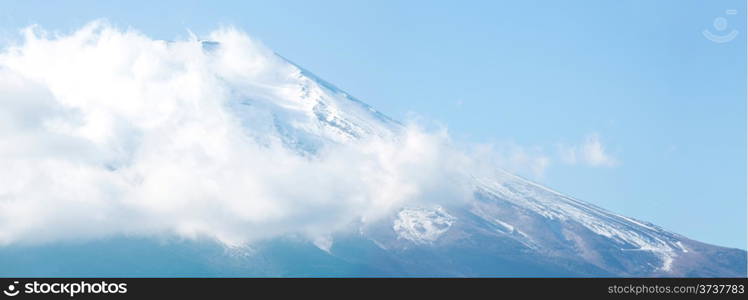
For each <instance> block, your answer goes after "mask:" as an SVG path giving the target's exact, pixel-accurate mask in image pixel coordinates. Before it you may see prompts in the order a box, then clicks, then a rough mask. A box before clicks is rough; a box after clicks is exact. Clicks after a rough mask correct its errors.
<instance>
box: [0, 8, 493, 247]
mask: <svg viewBox="0 0 748 300" xmlns="http://www.w3.org/2000/svg"><path fill="white" fill-rule="evenodd" d="M23 35H24V37H23V41H22V42H20V43H19V44H17V45H13V46H10V47H8V48H6V49H4V50H3V51H2V52H0V139H2V141H3V142H2V143H0V245H9V244H14V243H40V242H54V241H59V240H69V239H91V238H99V237H104V236H110V235H140V236H162V235H172V236H179V237H184V238H209V239H215V240H218V241H220V242H222V243H224V244H226V245H242V244H246V243H251V242H252V241H254V240H257V239H263V238H270V237H274V236H279V235H284V234H297V235H302V236H307V237H309V238H310V240H319V239H320V238H324V237H325V236H326V235H329V234H330V233H332V232H336V231H339V230H346V228H349V227H351V224H353V223H357V224H360V223H366V222H372V221H375V220H377V219H378V218H381V217H382V216H383V215H386V214H389V213H392V210H393V209H395V208H398V207H402V206H403V205H405V204H415V203H418V202H424V201H427V202H430V203H438V202H440V201H442V202H443V201H462V200H464V199H467V198H469V197H470V196H471V186H470V183H469V176H468V174H466V173H465V170H469V169H475V170H477V169H479V168H478V167H477V166H476V165H475V162H474V161H473V160H472V159H469V158H468V155H466V154H464V153H463V152H461V151H457V150H455V149H454V147H452V146H451V145H450V144H451V142H450V141H449V138H448V136H447V135H446V133H445V132H444V131H438V132H425V131H423V130H420V129H418V128H417V127H416V126H403V128H402V129H401V130H398V131H397V133H396V136H395V137H381V136H377V135H372V136H371V137H365V138H361V139H357V140H355V141H351V142H347V143H339V142H330V143H326V144H323V145H321V146H318V147H317V149H316V151H315V152H314V155H308V154H307V155H305V154H302V153H299V151H297V149H294V148H293V147H289V145H288V143H287V142H286V141H284V140H283V135H282V133H281V132H279V129H278V128H279V127H280V126H272V125H273V122H276V123H278V122H286V123H289V124H291V125H293V126H296V127H298V128H302V129H304V128H305V127H304V126H307V124H306V123H303V122H302V123H301V124H300V125H299V124H296V123H299V122H300V121H298V120H297V119H299V118H296V117H295V116H296V115H305V113H306V112H305V111H304V110H303V109H302V108H303V107H301V106H299V105H297V104H296V103H291V102H293V101H289V102H288V103H285V102H283V100H284V99H286V100H287V99H291V100H293V99H294V97H295V96H294V95H296V94H294V93H297V92H304V93H306V94H309V93H313V92H314V90H312V91H309V90H303V89H304V88H307V87H306V86H301V85H299V84H298V83H299V80H301V79H299V78H300V77H299V74H300V70H299V69H298V68H296V67H295V66H294V65H292V64H289V63H288V62H286V61H284V60H283V59H281V58H280V57H278V56H276V55H275V54H274V53H273V52H272V51H270V50H268V49H267V48H266V47H264V46H262V45H261V44H259V43H258V42H257V41H254V40H252V39H251V38H249V37H248V36H246V35H245V34H243V33H241V32H239V31H237V30H234V29H220V30H217V31H215V32H213V33H211V34H210V35H209V36H208V38H209V39H210V40H212V41H215V42H217V43H218V44H220V50H217V51H207V50H206V47H205V44H204V43H202V42H201V41H200V40H198V39H196V38H194V37H193V38H190V39H186V40H180V41H173V42H166V41H159V40H153V39H150V38H148V37H147V36H145V35H143V34H140V33H138V32H136V31H133V30H124V31H123V30H119V29H117V28H113V27H111V26H108V25H107V24H105V23H102V22H94V23H92V24H89V25H87V26H85V27H84V28H82V29H80V30H78V31H76V32H74V33H71V34H51V33H46V32H44V31H42V30H41V29H39V28H34V27H32V28H29V29H26V30H25V31H24V33H23ZM240 102H241V103H240ZM239 104H242V105H243V106H242V107H247V108H246V109H245V110H244V112H243V114H239V113H238V112H237V111H239V109H237V107H238V106H239ZM300 107H301V108H300ZM247 110H250V112H249V113H248V112H247ZM279 112H284V113H285V115H283V116H279V115H278V113H279ZM278 118H283V119H281V120H280V121H279V119H278ZM333 121H334V120H333ZM291 125H289V126H291ZM312 129H313V128H312ZM312 129H309V130H312Z"/></svg>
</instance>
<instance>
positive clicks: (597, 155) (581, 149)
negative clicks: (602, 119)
mask: <svg viewBox="0 0 748 300" xmlns="http://www.w3.org/2000/svg"><path fill="white" fill-rule="evenodd" d="M559 156H560V158H561V161H562V162H564V163H566V164H569V165H577V164H581V165H587V166H591V167H614V166H617V165H619V164H620V162H619V161H618V160H617V159H616V158H615V157H613V156H612V155H611V154H610V153H608V152H606V150H605V146H604V145H603V144H602V142H601V141H600V137H599V136H598V135H597V134H590V135H588V136H587V138H586V139H585V141H584V142H583V143H582V144H580V145H574V146H568V145H560V146H559Z"/></svg>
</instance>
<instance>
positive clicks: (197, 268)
mask: <svg viewBox="0 0 748 300" xmlns="http://www.w3.org/2000/svg"><path fill="white" fill-rule="evenodd" d="M201 44H202V48H203V51H205V52H206V53H208V54H209V53H211V52H212V51H220V49H221V47H222V45H221V43H218V42H209V41H202V42H201ZM273 59H274V60H277V61H276V63H277V65H280V66H282V68H283V69H284V70H285V71H284V73H283V74H286V75H287V76H283V78H282V80H280V82H281V83H282V84H277V85H276V84H268V82H257V84H256V85H255V86H253V87H252V88H251V91H249V92H247V91H229V92H228V93H229V94H232V95H235V97H233V98H232V101H230V102H228V103H226V104H225V105H226V106H227V111H228V112H230V114H231V115H232V116H233V117H235V118H236V119H237V120H240V122H241V123H242V127H243V128H246V132H245V134H246V136H248V137H250V138H252V139H254V140H256V141H257V142H258V143H260V144H263V143H272V140H274V139H279V140H280V141H281V143H282V144H283V145H284V147H286V148H287V149H291V150H292V151H293V152H295V153H296V154H297V155H298V156H300V157H313V156H315V155H317V154H318V153H319V152H320V151H323V150H324V149H325V146H326V145H329V144H348V143H353V142H355V141H359V140H363V139H366V138H370V137H377V138H381V139H385V140H387V139H392V140H397V139H399V138H400V136H401V134H402V132H403V131H404V130H406V129H405V127H404V125H402V124H400V123H399V122H397V121H395V120H393V119H391V118H389V117H387V116H385V115H384V114H382V113H380V112H378V111H377V110H375V109H374V108H372V107H370V106H369V105H367V104H365V103H363V102H362V101H360V100H358V99H356V98H354V97H352V96H350V95H348V94H347V93H346V92H344V91H342V90H341V89H338V88H337V87H335V86H333V85H332V84H330V83H327V82H325V81H324V80H321V79H320V78H318V77H316V76H315V75H313V74H312V73H311V72H309V71H307V70H304V69H303V68H301V67H299V66H297V65H295V64H293V63H292V62H290V61H288V60H286V59H285V58H283V57H280V56H275V57H274V58H273ZM237 76H240V75H237ZM276 82H278V81H272V82H271V83H276ZM113 169H114V167H113ZM470 185H471V189H472V192H471V195H472V197H471V199H470V201H467V202H461V201H452V202H449V201H447V202H443V201H434V202H429V201H422V202H418V203H410V204H406V205H403V206H402V207H397V208H396V209H393V210H391V212H390V213H388V214H387V215H386V216H384V217H380V218H376V219H374V220H373V221H371V222H363V221H354V222H351V224H350V225H349V227H350V228H351V230H343V231H338V232H335V233H333V234H330V235H328V236H324V237H321V238H316V239H314V240H311V241H310V240H309V239H307V238H305V237H304V236H301V235H295V234H288V235H284V236H280V237H277V236H276V237H272V238H268V239H262V240H258V241H255V242H252V243H251V244H249V245H247V246H236V247H226V246H222V245H220V244H218V243H215V242H214V241H212V240H209V239H200V238H198V239H174V238H160V239H159V238H141V237H134V236H129V235H115V236H114V237H109V238H105V239H98V240H93V241H86V242H81V241H78V242H75V241H72V242H63V243H55V244H43V245H12V246H6V247H2V248H0V266H2V267H1V268H0V275H3V276H499V277H503V276H527V277H547V276H551V277H579V276H585V277H586V276H591V277H597V276H613V277H649V276H657V277H660V276H668V277H669V276H678V277H680V276H685V277H744V276H746V251H744V250H740V249H729V248H724V247H719V246H714V245H709V244H705V243H701V242H698V241H694V240H691V239H688V238H686V237H684V236H681V235H679V234H676V233H672V232H668V231H666V230H664V229H662V228H660V227H658V226H656V225H654V224H651V223H648V222H644V221H639V220H635V219H633V218H628V217H625V216H621V215H618V214H615V213H612V212H609V211H606V210H605V209H602V208H600V207H597V206H595V205H592V204H590V203H586V202H584V201H580V200H577V199H574V198H573V197H569V196H566V195H564V194H562V193H560V192H557V191H554V190H552V189H549V188H547V187H544V186H542V185H540V184H538V183H535V182H532V181H530V180H527V179H525V178H522V177H519V176H516V175H513V174H510V173H509V172H505V171H499V172H497V173H495V174H493V175H490V176H485V175H474V176H472V177H471V179H470Z"/></svg>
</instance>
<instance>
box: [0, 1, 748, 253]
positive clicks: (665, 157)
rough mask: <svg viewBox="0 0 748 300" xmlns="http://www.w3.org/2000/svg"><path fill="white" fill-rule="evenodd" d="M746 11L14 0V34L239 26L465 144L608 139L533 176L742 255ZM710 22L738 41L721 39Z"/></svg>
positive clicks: (178, 32) (541, 147)
mask: <svg viewBox="0 0 748 300" xmlns="http://www.w3.org/2000/svg"><path fill="white" fill-rule="evenodd" d="M730 9H734V10H735V12H736V14H728V12H727V10H730ZM745 14H746V5H745V2H744V1H709V0H693V1H686V0H673V1H645V0H638V1H613V0H608V1H563V3H561V2H560V1H467V2H466V1H459V2H458V1H257V2H254V1H236V2H232V1H204V2H197V1H158V2H157V3H154V2H153V1H121V2H117V1H106V3H104V2H103V1H65V3H62V2H47V1H5V2H3V3H2V4H0V41H4V42H5V41H8V40H11V39H15V38H17V30H18V29H19V28H21V27H25V26H27V25H30V24H40V25H42V26H43V27H44V28H46V29H50V30H60V31H70V30H74V29H77V28H79V27H80V26H82V25H83V24H85V23H87V22H89V21H91V20H93V19H96V18H106V19H108V20H109V21H110V22H112V23H113V24H115V25H118V26H123V27H128V26H131V27H133V28H137V29H138V30H140V31H142V32H144V33H146V34H148V35H150V36H152V37H155V38H162V39H174V38H176V37H184V36H186V35H187V31H186V29H190V30H191V31H193V32H195V33H196V34H198V35H200V34H204V33H207V32H209V31H211V30H213V29H215V28H216V27H218V26H221V25H233V26H236V27H238V28H240V29H242V30H244V31H246V32H248V33H250V34H251V35H253V36H254V37H256V38H258V39H260V40H261V41H263V42H264V43H265V44H266V45H268V46H269V47H270V48H272V49H274V50H275V51H277V52H278V53H280V54H282V55H283V56H285V57H287V58H289V59H290V60H292V61H294V62H296V63H298V64H300V65H302V66H304V67H305V68H306V69H309V70H311V71H312V72H314V73H316V74H317V75H319V76H320V77H322V78H325V79H327V80H328V81H330V82H332V83H334V84H336V85H337V86H339V87H341V88H343V89H344V90H346V91H348V92H349V93H350V94H352V95H355V96H356V97H358V98H360V99H362V100H363V101H365V102H367V103H369V104H371V105H372V106H374V107H376V108H378V109H379V110H381V111H383V112H384V113H386V114H389V115H391V116H393V117H395V118H398V119H407V118H409V116H411V115H412V113H417V114H418V115H420V116H421V117H422V118H425V119H430V120H436V121H437V122H440V123H442V124H444V125H446V126H447V127H448V128H449V130H450V131H451V132H452V134H453V135H454V136H456V138H457V139H458V140H462V141H467V142H475V143H495V144H504V145H505V144H511V145H518V146H519V147H522V148H523V149H526V150H527V151H529V152H531V153H536V154H540V155H547V156H551V157H556V156H558V152H559V151H560V150H559V149H567V150H568V149H570V148H572V149H573V147H579V148H578V149H581V146H574V145H583V144H584V143H585V141H589V139H590V138H591V137H596V138H597V139H598V140H599V142H600V143H601V145H603V146H604V147H605V152H606V155H608V156H609V157H610V158H613V159H614V160H615V163H612V164H594V163H586V164H585V163H583V162H581V161H577V162H576V163H574V162H570V161H568V160H567V161H564V160H563V159H554V160H552V161H551V164H550V165H548V166H547V168H545V171H544V172H543V174H542V175H537V174H535V175H533V176H534V179H536V180H538V181H540V182H542V183H544V184H546V185H548V186H550V187H553V188H555V189H557V190H559V191H562V192H564V193H566V194H570V195H572V196H575V197H577V198H579V199H582V200H586V201H589V202H592V203H595V204H598V205H600V206H602V207H605V208H607V209H610V210H613V211H615V212H618V213H621V214H624V215H627V216H632V217H636V218H639V219H643V220H647V221H651V222H653V223H656V224H658V225H661V226H663V227H664V228H666V229H669V230H672V231H675V232H677V233H681V234H684V235H686V236H688V237H691V238H694V239H696V240H700V241H705V242H710V243H715V244H718V245H725V246H731V247H739V248H743V249H745V248H746V106H745V105H746V104H745V99H746V55H745V54H746V39H745V34H744V33H745V32H746V26H745V23H746V18H745ZM718 17H723V18H724V19H725V20H726V21H727V24H726V25H727V27H726V28H725V29H723V30H721V31H720V30H718V29H717V28H715V24H714V21H715V19H716V18H718ZM705 29H706V30H711V32H714V33H715V34H726V33H727V32H729V31H731V30H737V31H738V32H739V34H738V35H737V37H736V38H735V39H734V40H732V41H729V42H726V43H715V42H713V41H710V40H708V39H707V38H705V37H704V35H703V34H702V31H703V30H705ZM528 176H530V175H528Z"/></svg>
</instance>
